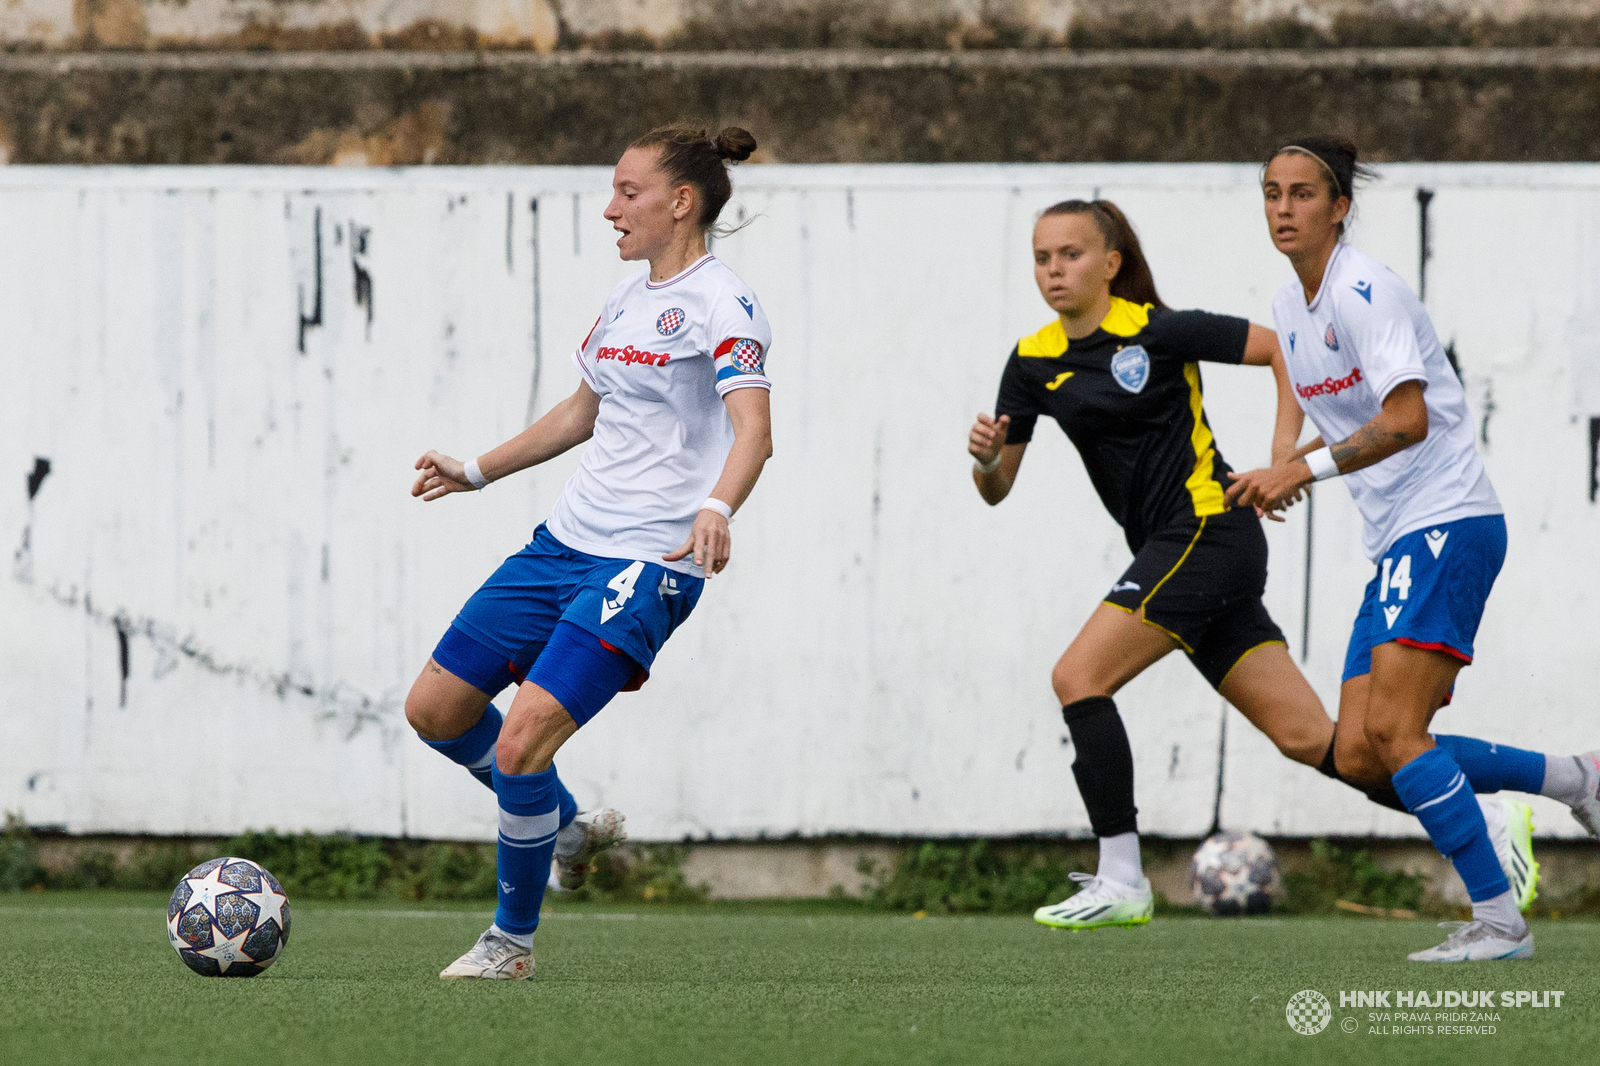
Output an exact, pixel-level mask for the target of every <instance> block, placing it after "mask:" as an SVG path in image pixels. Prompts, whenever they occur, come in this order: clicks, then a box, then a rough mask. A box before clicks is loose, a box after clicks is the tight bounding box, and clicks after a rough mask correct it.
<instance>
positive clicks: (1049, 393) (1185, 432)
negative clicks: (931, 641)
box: [995, 296, 1250, 553]
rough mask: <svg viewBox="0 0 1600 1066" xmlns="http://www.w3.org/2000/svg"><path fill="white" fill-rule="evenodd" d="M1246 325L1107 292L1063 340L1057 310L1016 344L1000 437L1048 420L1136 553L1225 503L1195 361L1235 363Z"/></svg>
mask: <svg viewBox="0 0 1600 1066" xmlns="http://www.w3.org/2000/svg"><path fill="white" fill-rule="evenodd" d="M1249 333H1250V323H1249V322H1248V321H1247V320H1245V319H1242V318H1232V317H1229V316H1227V315H1214V314H1210V313H1209V312H1206V311H1169V310H1167V309H1165V308H1157V307H1153V306H1152V305H1150V304H1145V305H1143V306H1141V305H1139V304H1135V303H1131V302H1129V301H1127V300H1123V299H1120V298H1118V297H1115V296H1113V297H1112V298H1111V311H1110V312H1109V313H1108V314H1107V315H1106V317H1105V319H1104V320H1103V321H1101V323H1100V326H1099V328H1098V329H1096V330H1095V331H1094V332H1093V333H1091V334H1089V335H1088V336H1087V337H1083V338H1081V339H1078V340H1074V341H1072V342H1070V343H1068V340H1067V334H1066V330H1065V329H1063V328H1062V325H1061V320H1060V319H1059V318H1058V319H1056V321H1054V322H1052V323H1050V324H1049V325H1048V326H1046V327H1044V328H1043V329H1041V330H1040V331H1039V332H1037V333H1035V334H1033V335H1032V336H1031V337H1024V338H1022V339H1021V340H1020V341H1018V342H1017V346H1016V347H1015V348H1014V349H1012V351H1011V357H1010V359H1009V360H1007V362H1006V369H1005V373H1004V375H1003V376H1002V377H1001V379H1000V398H999V400H998V402H997V403H996V404H995V416H996V417H999V416H1000V415H1010V416H1011V427H1010V430H1009V432H1008V434H1007V436H1006V443H1007V444H1023V443H1026V442H1027V441H1029V440H1032V439H1033V428H1034V424H1035V423H1036V422H1037V421H1038V419H1039V416H1040V415H1049V416H1050V417H1052V418H1054V419H1055V420H1056V422H1057V423H1059V424H1060V426H1061V428H1062V429H1063V430H1065V431H1066V434H1067V436H1068V437H1069V438H1070V439H1071V440H1072V443H1073V444H1074V445H1075V446H1076V447H1077V449H1078V454H1079V455H1081V456H1082V457H1083V465H1084V466H1085V467H1086V468H1087V469H1088V471H1089V480H1090V481H1092V482H1093V483H1094V487H1095V491H1097V492H1098V493H1099V494H1100V499H1101V500H1102V501H1103V502H1104V503H1105V505H1106V510H1108V511H1110V512H1111V517H1112V518H1115V519H1116V520H1117V524H1118V525H1120V526H1121V527H1122V531H1123V534H1124V535H1125V536H1126V537H1127V540H1128V547H1129V548H1130V549H1132V550H1133V551H1134V552H1135V553H1137V552H1138V551H1139V549H1140V548H1141V547H1142V546H1143V545H1144V542H1145V539H1146V538H1148V537H1149V536H1150V535H1151V534H1152V533H1155V532H1156V531H1157V530H1159V529H1162V528H1163V527H1165V526H1167V525H1169V524H1171V523H1172V522H1174V521H1175V520H1177V519H1180V518H1183V517H1185V516H1197V517H1205V516H1208V515H1217V514H1222V513H1223V512H1224V511H1226V510H1227V509H1228V505H1227V504H1226V503H1225V502H1224V500H1223V493H1224V492H1225V491H1226V490H1227V486H1228V484H1229V481H1228V477H1227V475H1228V471H1229V467H1228V464H1227V463H1226V462H1224V461H1223V458H1222V455H1221V453H1220V452H1218V451H1217V447H1216V442H1215V440H1214V439H1213V438H1212V435H1211V426H1210V425H1209V424H1208V423H1207V421H1206V414H1205V410H1204V408H1203V407H1202V406H1201V386H1200V367H1199V366H1198V365H1197V360H1209V361H1211V362H1217V363H1238V362H1240V361H1241V360H1242V359H1243V358H1244V349H1245V341H1246V340H1247V339H1248V337H1249Z"/></svg>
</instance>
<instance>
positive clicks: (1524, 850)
mask: <svg viewBox="0 0 1600 1066" xmlns="http://www.w3.org/2000/svg"><path fill="white" fill-rule="evenodd" d="M1478 805H1479V806H1480V807H1482V808H1483V820H1484V822H1486V823H1487V824H1488V826H1489V842H1490V843H1491V844H1493V845H1494V854H1495V857H1496V858H1497V859H1499V860H1500V869H1501V870H1503V871H1505V875H1506V880H1507V881H1508V882H1510V884H1511V896H1512V898H1513V899H1515V900H1516V901H1517V910H1519V911H1525V910H1527V909H1528V908H1529V907H1531V906H1533V900H1534V897H1535V896H1537V895H1538V894H1539V863H1538V861H1537V860H1536V859H1534V857H1533V808H1532V807H1530V806H1528V805H1527V804H1526V803H1523V802H1522V801H1521V800H1514V799H1507V798H1505V797H1502V796H1479V797H1478Z"/></svg>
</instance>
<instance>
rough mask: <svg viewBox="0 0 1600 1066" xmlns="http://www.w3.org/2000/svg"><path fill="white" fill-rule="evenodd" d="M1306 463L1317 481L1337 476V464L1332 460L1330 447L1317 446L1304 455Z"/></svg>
mask: <svg viewBox="0 0 1600 1066" xmlns="http://www.w3.org/2000/svg"><path fill="white" fill-rule="evenodd" d="M1305 460H1306V465H1307V466H1309V467H1310V468H1311V476H1312V477H1314V478H1316V479H1317V480H1318V481H1324V480H1326V479H1328V478H1330V477H1338V476H1339V464H1338V463H1336V462H1334V461H1333V449H1332V448H1318V449H1317V450H1316V451H1314V452H1311V453H1310V454H1308V455H1307V456H1306V457H1305Z"/></svg>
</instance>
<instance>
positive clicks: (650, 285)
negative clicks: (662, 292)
mask: <svg viewBox="0 0 1600 1066" xmlns="http://www.w3.org/2000/svg"><path fill="white" fill-rule="evenodd" d="M715 258H716V256H714V255H712V254H711V253H710V252H707V253H706V254H705V255H702V256H701V257H700V258H699V259H696V260H695V261H694V262H693V263H691V264H689V265H688V266H687V267H685V268H684V269H683V270H680V271H679V272H678V273H676V274H674V275H673V276H672V277H670V278H668V279H667V280H666V281H651V280H650V278H649V276H648V275H647V276H646V277H645V279H644V287H645V288H647V289H664V288H666V287H667V286H668V285H676V284H677V283H678V282H680V281H682V280H683V279H684V278H686V277H688V276H689V275H690V274H693V273H694V272H695V271H696V270H699V269H700V268H701V267H703V266H705V265H706V264H707V263H709V262H711V261H712V260H713V259H715Z"/></svg>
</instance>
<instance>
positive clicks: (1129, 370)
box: [1111, 344, 1150, 393]
mask: <svg viewBox="0 0 1600 1066" xmlns="http://www.w3.org/2000/svg"><path fill="white" fill-rule="evenodd" d="M1111 376H1112V377H1114V378H1116V379H1117V384H1118V385H1121V386H1122V387H1123V388H1124V389H1127V390H1128V391H1129V392H1135V393H1137V392H1142V391H1143V390H1144V387H1145V385H1146V383H1148V382H1149V380H1150V353H1149V352H1147V351H1145V350H1144V345H1142V344H1135V345H1134V346H1133V347H1131V348H1123V349H1121V350H1120V351H1118V352H1117V354H1116V355H1114V356H1112V357H1111Z"/></svg>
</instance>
